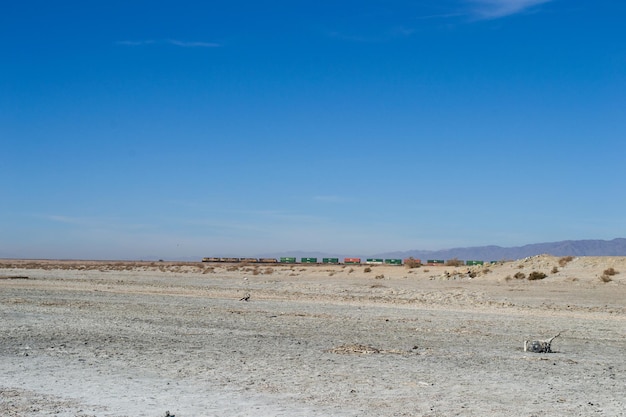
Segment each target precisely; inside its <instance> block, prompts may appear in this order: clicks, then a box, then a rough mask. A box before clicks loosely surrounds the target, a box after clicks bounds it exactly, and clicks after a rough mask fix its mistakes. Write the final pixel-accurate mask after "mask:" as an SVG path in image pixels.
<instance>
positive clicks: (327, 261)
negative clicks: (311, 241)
mask: <svg viewBox="0 0 626 417" xmlns="http://www.w3.org/2000/svg"><path fill="white" fill-rule="evenodd" d="M322 263H323V264H338V263H339V258H322Z"/></svg>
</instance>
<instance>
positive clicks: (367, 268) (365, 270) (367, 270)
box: [363, 266, 372, 272]
mask: <svg viewBox="0 0 626 417" xmlns="http://www.w3.org/2000/svg"><path fill="white" fill-rule="evenodd" d="M363 272H372V268H370V267H369V266H368V267H366V268H365V269H364V270H363Z"/></svg>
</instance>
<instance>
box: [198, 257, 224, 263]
mask: <svg viewBox="0 0 626 417" xmlns="http://www.w3.org/2000/svg"><path fill="white" fill-rule="evenodd" d="M219 261H220V258H214V257H206V258H202V262H219Z"/></svg>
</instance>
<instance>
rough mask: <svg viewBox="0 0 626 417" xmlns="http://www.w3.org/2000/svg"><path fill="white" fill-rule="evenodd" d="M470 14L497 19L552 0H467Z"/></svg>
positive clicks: (480, 17) (479, 17) (481, 17)
mask: <svg viewBox="0 0 626 417" xmlns="http://www.w3.org/2000/svg"><path fill="white" fill-rule="evenodd" d="M468 1H469V3H470V4H471V14H472V15H473V16H474V17H476V18H478V19H498V18H501V17H505V16H510V15H513V14H516V13H521V12H524V11H527V10H528V9H530V8H532V7H534V6H538V5H540V4H543V3H548V2H550V1H552V0H468Z"/></svg>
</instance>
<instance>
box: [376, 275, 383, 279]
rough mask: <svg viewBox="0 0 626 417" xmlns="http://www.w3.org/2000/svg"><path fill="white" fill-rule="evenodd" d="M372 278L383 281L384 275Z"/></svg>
mask: <svg viewBox="0 0 626 417" xmlns="http://www.w3.org/2000/svg"><path fill="white" fill-rule="evenodd" d="M374 278H375V279H385V275H383V274H380V275H376V276H375V277H374Z"/></svg>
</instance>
